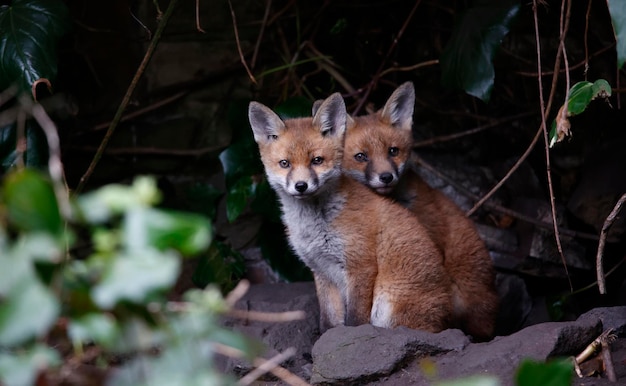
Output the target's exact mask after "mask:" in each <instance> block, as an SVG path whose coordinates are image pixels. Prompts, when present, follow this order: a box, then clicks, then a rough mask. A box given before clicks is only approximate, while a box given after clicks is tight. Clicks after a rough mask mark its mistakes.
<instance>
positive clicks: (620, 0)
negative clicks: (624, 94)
mask: <svg viewBox="0 0 626 386" xmlns="http://www.w3.org/2000/svg"><path fill="white" fill-rule="evenodd" d="M607 2H608V3H609V13H610V14H611V23H612V24H613V31H614V32H615V41H616V42H617V47H616V48H617V69H618V70H619V69H620V68H622V66H623V65H624V61H626V2H625V1H624V0H607Z"/></svg>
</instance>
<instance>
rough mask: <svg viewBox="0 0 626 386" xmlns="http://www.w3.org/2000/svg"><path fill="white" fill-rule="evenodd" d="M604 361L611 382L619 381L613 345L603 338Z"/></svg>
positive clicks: (605, 370)
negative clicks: (612, 353) (612, 351)
mask: <svg viewBox="0 0 626 386" xmlns="http://www.w3.org/2000/svg"><path fill="white" fill-rule="evenodd" d="M601 344H602V363H604V372H605V373H606V377H607V378H608V379H609V382H617V375H616V374H615V366H613V356H612V355H611V346H610V344H609V342H608V341H607V339H603V340H602V343H601Z"/></svg>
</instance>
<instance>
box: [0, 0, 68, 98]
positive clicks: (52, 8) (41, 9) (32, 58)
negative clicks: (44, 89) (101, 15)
mask: <svg viewBox="0 0 626 386" xmlns="http://www.w3.org/2000/svg"><path fill="white" fill-rule="evenodd" d="M70 25H71V21H70V17H69V12H68V10H67V7H66V6H65V4H64V3H63V2H62V1H61V0H46V1H41V0H13V1H11V2H10V4H8V5H2V6H0V31H2V33H0V47H1V49H0V68H2V71H0V90H5V89H7V88H8V87H9V86H11V85H13V84H14V83H15V82H17V86H18V89H19V91H21V92H30V91H31V88H32V86H33V84H34V83H35V82H37V81H39V80H42V79H44V80H47V81H48V82H51V81H52V80H53V79H54V78H55V77H56V74H57V44H58V41H59V39H60V38H61V37H62V36H63V35H64V34H65V33H66V32H67V31H68V30H69V26H70Z"/></svg>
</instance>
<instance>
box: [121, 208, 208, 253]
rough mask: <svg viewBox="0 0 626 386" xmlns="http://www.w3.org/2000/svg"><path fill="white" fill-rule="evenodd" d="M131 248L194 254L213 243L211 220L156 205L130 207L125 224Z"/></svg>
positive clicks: (127, 239)
mask: <svg viewBox="0 0 626 386" xmlns="http://www.w3.org/2000/svg"><path fill="white" fill-rule="evenodd" d="M123 238H124V239H123V241H124V245H125V246H126V248H127V249H128V250H132V251H135V250H142V249H146V248H156V249H158V250H162V251H164V250H168V249H174V250H177V251H179V252H180V253H182V254H183V255H193V254H196V253H198V252H200V251H202V250H204V249H206V248H207V247H208V246H209V244H210V243H211V223H210V222H209V220H208V219H206V218H205V217H203V216H199V215H195V214H191V213H182V212H174V211H164V210H159V209H153V208H137V209H134V210H130V211H129V212H128V213H127V214H126V217H125V220H124V225H123Z"/></svg>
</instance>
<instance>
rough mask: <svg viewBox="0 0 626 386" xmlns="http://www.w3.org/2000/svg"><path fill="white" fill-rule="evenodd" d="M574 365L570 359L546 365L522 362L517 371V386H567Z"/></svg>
mask: <svg viewBox="0 0 626 386" xmlns="http://www.w3.org/2000/svg"><path fill="white" fill-rule="evenodd" d="M573 370H574V365H573V363H572V361H571V360H570V359H562V360H553V361H549V362H546V363H543V362H536V361H533V360H530V359H527V360H524V361H523V362H522V363H521V364H520V366H519V368H518V369H517V374H516V380H517V385H518V386H536V385H542V386H569V385H570V384H571V381H572V374H573Z"/></svg>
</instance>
